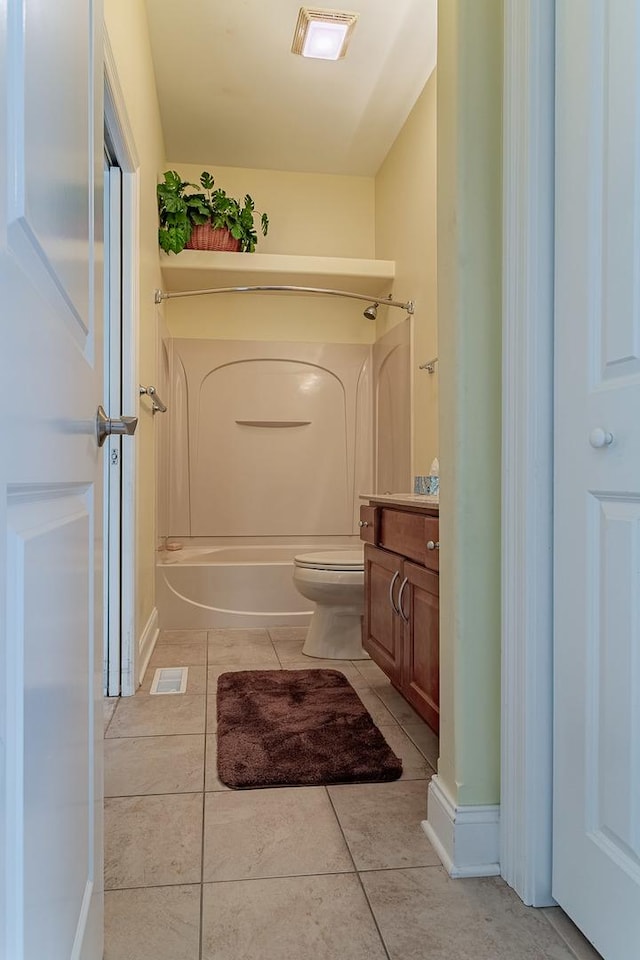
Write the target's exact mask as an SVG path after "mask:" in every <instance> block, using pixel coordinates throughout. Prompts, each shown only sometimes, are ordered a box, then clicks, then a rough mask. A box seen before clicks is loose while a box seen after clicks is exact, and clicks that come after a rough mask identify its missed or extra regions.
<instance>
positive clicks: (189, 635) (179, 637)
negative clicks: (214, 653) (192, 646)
mask: <svg viewBox="0 0 640 960" xmlns="http://www.w3.org/2000/svg"><path fill="white" fill-rule="evenodd" d="M206 639H207V631H206V630H161V631H160V633H159V635H158V643H183V642H184V641H185V640H186V641H189V640H206Z"/></svg>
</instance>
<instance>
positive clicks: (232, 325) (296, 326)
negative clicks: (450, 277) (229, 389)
mask: <svg viewBox="0 0 640 960" xmlns="http://www.w3.org/2000/svg"><path fill="white" fill-rule="evenodd" d="M162 169H163V170H168V169H174V170H177V171H178V173H179V174H180V176H181V177H182V178H183V179H184V180H189V181H190V182H193V183H196V184H197V183H198V180H199V177H200V174H201V172H202V171H203V170H208V171H209V172H210V173H212V174H213V175H214V177H215V180H216V186H219V187H222V188H223V189H225V190H226V191H227V193H228V194H229V195H230V196H233V197H236V198H237V199H240V198H242V197H244V195H245V193H250V194H251V196H252V197H253V199H254V200H255V203H256V209H257V210H258V211H260V212H262V211H263V210H264V211H266V212H267V213H268V214H269V218H270V221H271V226H270V228H269V233H268V235H267V237H262V235H261V234H260V233H259V234H258V238H259V239H258V247H257V250H258V252H260V253H282V254H292V253H293V254H298V255H305V256H319V257H357V258H363V259H369V258H373V257H374V220H375V191H374V181H373V178H372V177H346V176H333V175H330V174H311V173H289V172H283V171H276V170H252V169H243V168H236V167H220V166H217V165H216V164H215V163H203V164H197V165H193V164H191V165H189V164H174V163H171V161H167V163H166V164H165V166H164V167H163V168H162ZM256 222H257V220H256ZM178 256H179V254H178ZM365 306H366V304H364V303H362V304H360V303H359V302H358V301H355V300H352V301H349V300H338V299H329V298H320V297H310V296H307V297H299V296H294V295H288V296H287V295H281V296H278V295H271V294H268V295H267V294H256V295H253V294H251V295H249V294H247V295H244V294H243V295H242V296H240V295H233V294H230V295H226V294H220V295H219V296H215V297H202V298H200V297H198V298H193V299H190V300H173V301H168V302H167V303H166V305H165V310H166V317H167V322H168V324H169V327H170V329H171V333H172V335H173V336H174V337H217V338H219V339H223V340H299V341H313V342H325V341H326V342H331V343H371V342H372V341H373V340H374V339H375V324H373V323H371V321H369V320H366V319H364V318H363V316H362V310H363V308H364V307H365Z"/></svg>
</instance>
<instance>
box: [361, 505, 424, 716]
mask: <svg viewBox="0 0 640 960" xmlns="http://www.w3.org/2000/svg"><path fill="white" fill-rule="evenodd" d="M373 509H375V511H377V514H376V515H375V516H374V515H373V514H371V513H370V512H369V513H367V514H365V516H366V517H367V518H368V523H367V526H366V527H364V528H363V527H361V531H363V534H365V535H366V539H365V535H363V536H362V539H363V540H365V548H364V565H365V610H364V620H363V637H362V644H363V646H364V648H365V650H366V651H367V653H368V654H369V656H370V657H371V658H372V660H374V661H375V662H376V663H377V664H378V666H379V667H380V668H381V669H382V670H384V672H385V673H386V674H387V676H388V677H389V679H390V680H391V682H392V683H393V685H394V686H395V687H396V688H397V689H398V690H399V691H400V692H401V693H402V695H403V696H404V697H405V698H406V699H407V700H408V701H409V703H410V704H411V705H412V707H413V708H414V709H415V710H416V712H417V713H419V714H420V716H421V717H422V718H423V719H424V720H425V721H426V722H427V723H428V724H429V726H430V727H431V728H432V729H433V730H435V732H436V733H437V732H438V728H439V643H440V628H439V577H438V573H437V570H438V551H437V549H433V545H435V544H436V543H437V542H438V518H437V517H434V516H425V515H424V514H421V513H418V512H410V511H403V510H401V509H397V508H396V509H389V508H387V507H378V506H376V507H375V508H373V507H366V508H364V507H363V508H361V517H362V511H364V510H367V511H371V510H373ZM373 529H375V531H376V534H377V536H376V539H377V541H378V542H377V544H376V545H375V546H374V545H373V544H372V543H371V531H372V530H373ZM390 544H392V545H393V548H394V549H393V550H392V549H389V548H388V546H389V545H390ZM427 544H430V545H431V549H430V548H429V547H428V546H427ZM400 551H402V552H400ZM416 560H418V561H419V562H416Z"/></svg>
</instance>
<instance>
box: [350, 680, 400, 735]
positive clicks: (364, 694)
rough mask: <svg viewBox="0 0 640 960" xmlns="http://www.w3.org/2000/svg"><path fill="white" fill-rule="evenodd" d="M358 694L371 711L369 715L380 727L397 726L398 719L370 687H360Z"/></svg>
mask: <svg viewBox="0 0 640 960" xmlns="http://www.w3.org/2000/svg"><path fill="white" fill-rule="evenodd" d="M357 689H358V696H359V697H360V699H361V700H362V702H363V703H364V705H365V707H366V708H367V710H368V711H369V716H370V717H371V719H372V720H373V722H374V723H375V724H376V725H377V726H378V727H397V726H398V721H397V720H396V718H395V717H393V716H392V715H391V714H390V713H389V711H388V710H387V708H386V707H385V705H384V703H383V702H382V700H381V699H380V698H379V697H377V696H376V695H375V693H374V692H373V690H372V689H371V688H370V687H360V688H357Z"/></svg>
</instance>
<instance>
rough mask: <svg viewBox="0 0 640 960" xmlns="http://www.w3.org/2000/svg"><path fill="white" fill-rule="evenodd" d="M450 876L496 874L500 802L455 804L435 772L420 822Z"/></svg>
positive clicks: (497, 867)
mask: <svg viewBox="0 0 640 960" xmlns="http://www.w3.org/2000/svg"><path fill="white" fill-rule="evenodd" d="M422 829H423V830H424V832H425V833H426V835H427V837H428V838H429V841H430V843H431V845H432V847H433V848H434V849H435V851H436V853H437V854H438V856H439V857H440V859H441V860H442V863H443V866H444V868H445V870H446V871H447V873H448V874H449V876H450V877H456V878H457V877H496V876H499V875H500V805H499V804H493V805H491V806H477V807H476V806H473V807H472V806H466V807H457V806H456V805H455V803H454V802H453V800H452V799H451V797H450V796H449V794H448V793H447V791H446V790H445V789H444V787H443V785H442V783H441V782H440V780H439V778H438V777H437V776H435V777H432V778H431V782H430V784H429V802H428V813H427V819H426V820H424V821H423V823H422Z"/></svg>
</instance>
